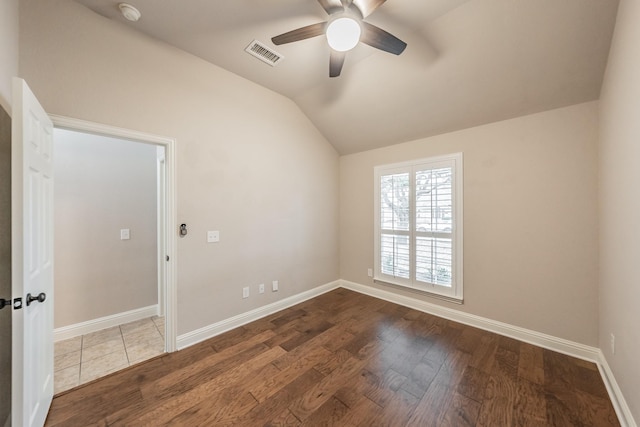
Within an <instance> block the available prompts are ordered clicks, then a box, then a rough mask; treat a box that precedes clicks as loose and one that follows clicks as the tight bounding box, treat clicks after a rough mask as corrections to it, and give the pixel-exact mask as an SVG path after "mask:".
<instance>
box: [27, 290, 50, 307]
mask: <svg viewBox="0 0 640 427" xmlns="http://www.w3.org/2000/svg"><path fill="white" fill-rule="evenodd" d="M46 299H47V294H45V293H44V292H40V293H39V294H38V296H37V297H34V296H32V295H31V294H27V307H28V306H30V305H31V303H32V302H34V301H38V302H44V300H46Z"/></svg>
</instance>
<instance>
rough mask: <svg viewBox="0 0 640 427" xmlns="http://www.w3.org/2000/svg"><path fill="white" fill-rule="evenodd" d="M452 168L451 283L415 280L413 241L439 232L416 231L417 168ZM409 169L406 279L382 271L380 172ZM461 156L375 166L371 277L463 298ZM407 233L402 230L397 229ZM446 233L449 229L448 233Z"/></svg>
mask: <svg viewBox="0 0 640 427" xmlns="http://www.w3.org/2000/svg"><path fill="white" fill-rule="evenodd" d="M442 167H451V168H452V184H451V191H452V200H451V202H452V207H451V210H452V226H451V233H450V236H451V245H452V253H451V256H452V264H451V272H452V278H451V287H448V286H443V285H437V284H434V283H427V282H423V281H417V280H416V241H417V237H432V236H435V237H437V235H438V234H440V233H439V232H434V231H428V232H424V231H417V227H416V172H418V171H424V170H427V169H428V170H432V169H438V168H442ZM398 173H409V188H410V190H409V232H408V235H409V257H410V261H409V270H410V275H409V279H405V278H402V277H397V276H392V275H389V274H384V273H382V265H381V263H382V260H381V253H380V251H381V236H382V234H383V231H384V230H386V229H383V228H382V227H381V226H382V224H381V223H380V221H381V200H380V198H381V191H380V190H381V179H382V177H383V176H387V175H392V174H398ZM463 222H464V221H463V156H462V153H460V152H459V153H453V154H447V155H442V156H435V157H427V158H422V159H417V160H411V161H406V162H400V163H393V164H386V165H378V166H375V167H374V274H373V280H374V281H375V282H381V283H386V284H391V285H397V286H401V287H405V288H410V289H412V290H416V291H419V292H421V293H426V294H428V295H431V296H435V297H438V298H442V299H445V300H449V301H452V302H456V303H460V304H461V303H462V302H463V249H464V246H463ZM398 234H399V235H404V234H406V233H405V232H401V233H398ZM447 235H449V233H447Z"/></svg>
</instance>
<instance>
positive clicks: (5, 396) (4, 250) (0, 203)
mask: <svg viewBox="0 0 640 427" xmlns="http://www.w3.org/2000/svg"><path fill="white" fill-rule="evenodd" d="M0 298H5V299H10V298H12V297H11V117H9V114H8V113H7V112H6V111H5V110H4V108H2V107H0ZM0 375H1V376H2V378H11V307H5V308H4V309H2V310H0ZM10 407H11V381H0V425H5V420H6V419H7V417H8V416H9V413H10V411H9V409H10Z"/></svg>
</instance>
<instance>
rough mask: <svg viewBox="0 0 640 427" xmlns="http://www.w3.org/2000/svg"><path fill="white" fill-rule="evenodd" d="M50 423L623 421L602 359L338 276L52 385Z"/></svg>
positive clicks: (488, 423) (588, 423)
mask: <svg viewBox="0 0 640 427" xmlns="http://www.w3.org/2000/svg"><path fill="white" fill-rule="evenodd" d="M46 425H48V426H89V425H99V426H111V425H122V426H145V425H149V426H161V425H176V426H182V425H184V426H218V425H233V426H262V425H287V426H289V425H291V426H297V425H325V426H331V425H337V426H352V425H353V426H355V425H362V426H456V427H457V426H492V427H500V426H617V425H619V423H618V420H617V418H616V415H615V412H614V410H613V407H612V405H611V402H610V400H609V398H608V395H607V392H606V389H605V387H604V384H603V382H602V379H601V378H600V375H599V373H598V369H597V367H596V366H595V365H594V364H593V363H589V362H585V361H582V360H579V359H575V358H572V357H568V356H564V355H561V354H558V353H555V352H553V351H549V350H545V349H542V348H539V347H535V346H532V345H530V344H526V343H522V342H519V341H516V340H514V339H511V338H506V337H502V336H499V335H496V334H493V333H490V332H485V331H482V330H479V329H475V328H472V327H469V326H464V325H461V324H458V323H455V322H451V321H448V320H444V319H440V318H438V317H434V316H431V315H428V314H425V313H422V312H419V311H415V310H411V309H408V308H405V307H402V306H398V305H395V304H392V303H389V302H386V301H381V300H378V299H375V298H371V297H368V296H365V295H361V294H358V293H355V292H351V291H348V290H345V289H338V290H335V291H332V292H329V293H327V294H324V295H321V296H319V297H317V298H314V299H312V300H309V301H306V302H304V303H302V304H299V305H297V306H294V307H291V308H289V309H286V310H284V311H281V312H279V313H276V314H273V315H271V316H269V317H266V318H264V319H261V320H259V321H256V322H253V323H250V324H248V325H245V326H243V327H240V328H237V329H235V330H233V331H230V332H228V333H225V334H223V335H220V336H218V337H215V338H212V339H210V340H207V341H205V342H203V343H200V344H198V345H195V346H192V347H189V348H187V349H185V350H182V351H179V352H176V353H172V354H166V355H164V356H161V357H158V358H156V359H153V360H151V361H148V362H146V363H143V364H141V365H138V366H134V367H131V368H128V369H126V370H124V371H120V372H118V373H115V374H112V375H110V376H108V377H105V378H103V379H100V380H97V381H95V382H93V383H90V384H88V385H84V386H81V387H78V388H76V389H73V390H71V391H68V392H65V393H63V394H61V395H59V396H56V397H55V398H54V400H53V404H52V407H51V411H50V413H49V417H48V419H47V423H46Z"/></svg>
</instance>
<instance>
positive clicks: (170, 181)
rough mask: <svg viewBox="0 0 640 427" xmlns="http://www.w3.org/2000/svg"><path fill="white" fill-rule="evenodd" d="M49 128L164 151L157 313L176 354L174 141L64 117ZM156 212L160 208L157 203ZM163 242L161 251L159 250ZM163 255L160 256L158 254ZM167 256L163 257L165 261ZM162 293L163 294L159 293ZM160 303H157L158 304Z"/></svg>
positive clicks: (170, 349) (167, 347) (168, 346)
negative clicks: (118, 140) (162, 149)
mask: <svg viewBox="0 0 640 427" xmlns="http://www.w3.org/2000/svg"><path fill="white" fill-rule="evenodd" d="M49 117H50V118H51V121H52V122H53V126H54V127H56V128H61V129H67V130H72V131H79V132H86V133H93V134H98V135H103V136H107V137H113V138H122V139H127V140H131V141H135V142H140V143H144V144H151V145H156V146H159V147H163V148H164V171H163V174H164V178H165V179H164V186H161V187H164V188H160V191H163V190H164V195H159V197H158V199H159V200H161V199H163V200H164V202H165V203H164V212H161V213H160V215H159V218H158V219H162V220H163V221H162V222H163V223H164V224H159V226H158V232H159V236H158V237H159V239H158V247H159V251H158V257H159V259H158V263H159V273H160V271H162V274H161V275H160V281H161V282H162V281H163V282H164V286H163V284H162V283H159V287H161V288H162V287H163V288H164V289H159V291H160V294H161V295H163V296H164V304H163V305H164V307H162V308H161V309H160V310H161V311H164V315H165V351H166V352H173V351H176V349H177V345H176V340H177V322H176V317H177V287H176V277H177V271H176V266H177V240H176V235H177V231H176V228H175V224H176V212H177V209H176V200H177V198H176V140H175V139H173V138H168V137H163V136H158V135H153V134H149V133H144V132H139V131H134V130H130V129H124V128H119V127H114V126H108V125H103V124H99V123H94V122H89V121H86V120H80V119H74V118H70V117H65V116H58V115H53V114H51V115H49ZM158 209H159V211H160V210H162V206H161V204H160V203H159V204H158ZM162 242H164V246H165V250H163V248H161V245H162ZM162 252H164V256H161V255H162ZM165 257H167V258H165ZM162 291H164V292H162ZM159 303H160V304H162V302H161V301H159Z"/></svg>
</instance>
